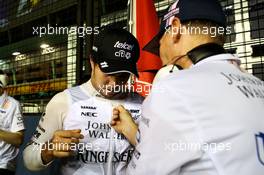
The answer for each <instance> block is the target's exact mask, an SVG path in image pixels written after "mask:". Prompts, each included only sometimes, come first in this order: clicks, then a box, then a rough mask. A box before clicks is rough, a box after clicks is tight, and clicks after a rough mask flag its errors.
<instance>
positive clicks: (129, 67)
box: [92, 27, 140, 77]
mask: <svg viewBox="0 0 264 175" xmlns="http://www.w3.org/2000/svg"><path fill="white" fill-rule="evenodd" d="M139 55H140V47H139V43H138V41H137V39H136V38H135V37H134V36H133V35H132V34H131V33H130V32H128V31H127V30H125V29H121V28H111V27H105V28H103V29H101V30H100V31H99V34H98V35H96V36H95V39H94V44H93V48H92V56H93V57H94V60H95V62H96V63H97V64H98V65H99V67H100V69H101V70H102V72H104V73H106V74H115V73H121V72H127V73H132V74H134V75H136V76H137V77H138V71H137V61H138V59H139Z"/></svg>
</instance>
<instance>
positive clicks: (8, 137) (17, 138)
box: [0, 129, 24, 147]
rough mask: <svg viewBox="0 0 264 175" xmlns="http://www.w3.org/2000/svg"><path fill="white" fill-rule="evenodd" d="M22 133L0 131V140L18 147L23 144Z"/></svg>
mask: <svg viewBox="0 0 264 175" xmlns="http://www.w3.org/2000/svg"><path fill="white" fill-rule="evenodd" d="M23 138H24V132H23V131H19V132H9V131H4V130H1V129H0V140H3V141H4V142H6V143H9V144H11V145H14V146H15V147H19V146H20V145H21V144H22V143H23Z"/></svg>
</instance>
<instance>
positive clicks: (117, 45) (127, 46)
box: [114, 41, 134, 50]
mask: <svg viewBox="0 0 264 175" xmlns="http://www.w3.org/2000/svg"><path fill="white" fill-rule="evenodd" d="M114 47H115V48H119V49H125V50H133V48H134V45H132V44H127V43H126V42H124V43H121V42H120V41H117V42H116V43H115V45H114Z"/></svg>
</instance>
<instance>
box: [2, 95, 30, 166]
mask: <svg viewBox="0 0 264 175" xmlns="http://www.w3.org/2000/svg"><path fill="white" fill-rule="evenodd" d="M0 129H1V130H3V131H7V132H19V131H22V130H24V129H25V127H24V123H23V116H22V113H21V108H20V105H19V102H18V101H16V100H15V99H14V98H12V97H10V96H8V95H7V94H6V93H4V94H3V95H2V96H1V97H0ZM18 151H19V150H18V148H16V147H15V146H13V145H11V144H8V143H6V142H5V141H3V140H0V169H7V170H9V171H15V169H16V157H17V155H18Z"/></svg>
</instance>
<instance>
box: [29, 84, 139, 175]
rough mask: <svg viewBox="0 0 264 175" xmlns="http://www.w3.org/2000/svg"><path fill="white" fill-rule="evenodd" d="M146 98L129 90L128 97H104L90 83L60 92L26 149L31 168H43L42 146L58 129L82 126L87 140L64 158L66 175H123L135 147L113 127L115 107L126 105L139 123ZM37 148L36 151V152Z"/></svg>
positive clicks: (63, 166)
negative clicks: (114, 98) (111, 124)
mask: <svg viewBox="0 0 264 175" xmlns="http://www.w3.org/2000/svg"><path fill="white" fill-rule="evenodd" d="M142 102H143V97H141V96H140V95H138V94H136V93H129V94H128V96H127V97H126V98H124V99H119V100H118V99H117V100H109V99H105V98H103V97H102V96H101V95H100V94H99V93H98V92H97V91H96V90H95V89H94V88H93V86H92V84H91V82H90V81H89V82H87V83H85V84H83V85H81V86H77V87H73V88H70V89H67V90H65V91H64V92H61V93H59V94H58V95H56V96H55V97H54V98H53V99H52V100H51V101H50V102H49V104H48V105H47V108H46V113H45V115H44V117H43V118H42V119H41V121H40V123H39V126H38V128H37V130H36V132H35V135H34V137H33V138H32V143H31V144H30V145H29V146H28V147H27V148H26V149H25V151H24V161H25V164H26V166H27V167H28V168H29V169H31V170H40V169H43V168H46V167H47V166H48V165H43V163H42V160H41V150H40V147H41V146H40V145H41V144H43V143H45V142H47V141H48V140H51V139H52V136H53V134H54V132H55V131H56V130H73V129H81V134H83V135H84V139H81V140H80V144H78V145H77V146H76V147H74V150H75V155H74V156H73V157H70V158H67V159H62V167H61V170H62V174H63V175H73V174H74V175H86V174H87V175H100V174H101V175H123V174H125V170H126V167H127V165H128V162H129V161H130V160H131V158H132V152H133V147H132V146H131V145H130V144H129V142H128V141H127V140H126V139H125V137H124V136H123V135H121V134H118V133H116V132H115V131H114V129H113V128H111V127H110V125H109V123H110V121H111V117H112V111H113V108H114V107H115V106H117V105H123V106H124V107H125V108H126V109H127V110H129V112H130V113H131V114H132V116H133V119H134V121H135V122H138V121H139V120H140V116H141V104H142ZM32 150H33V151H32Z"/></svg>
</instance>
